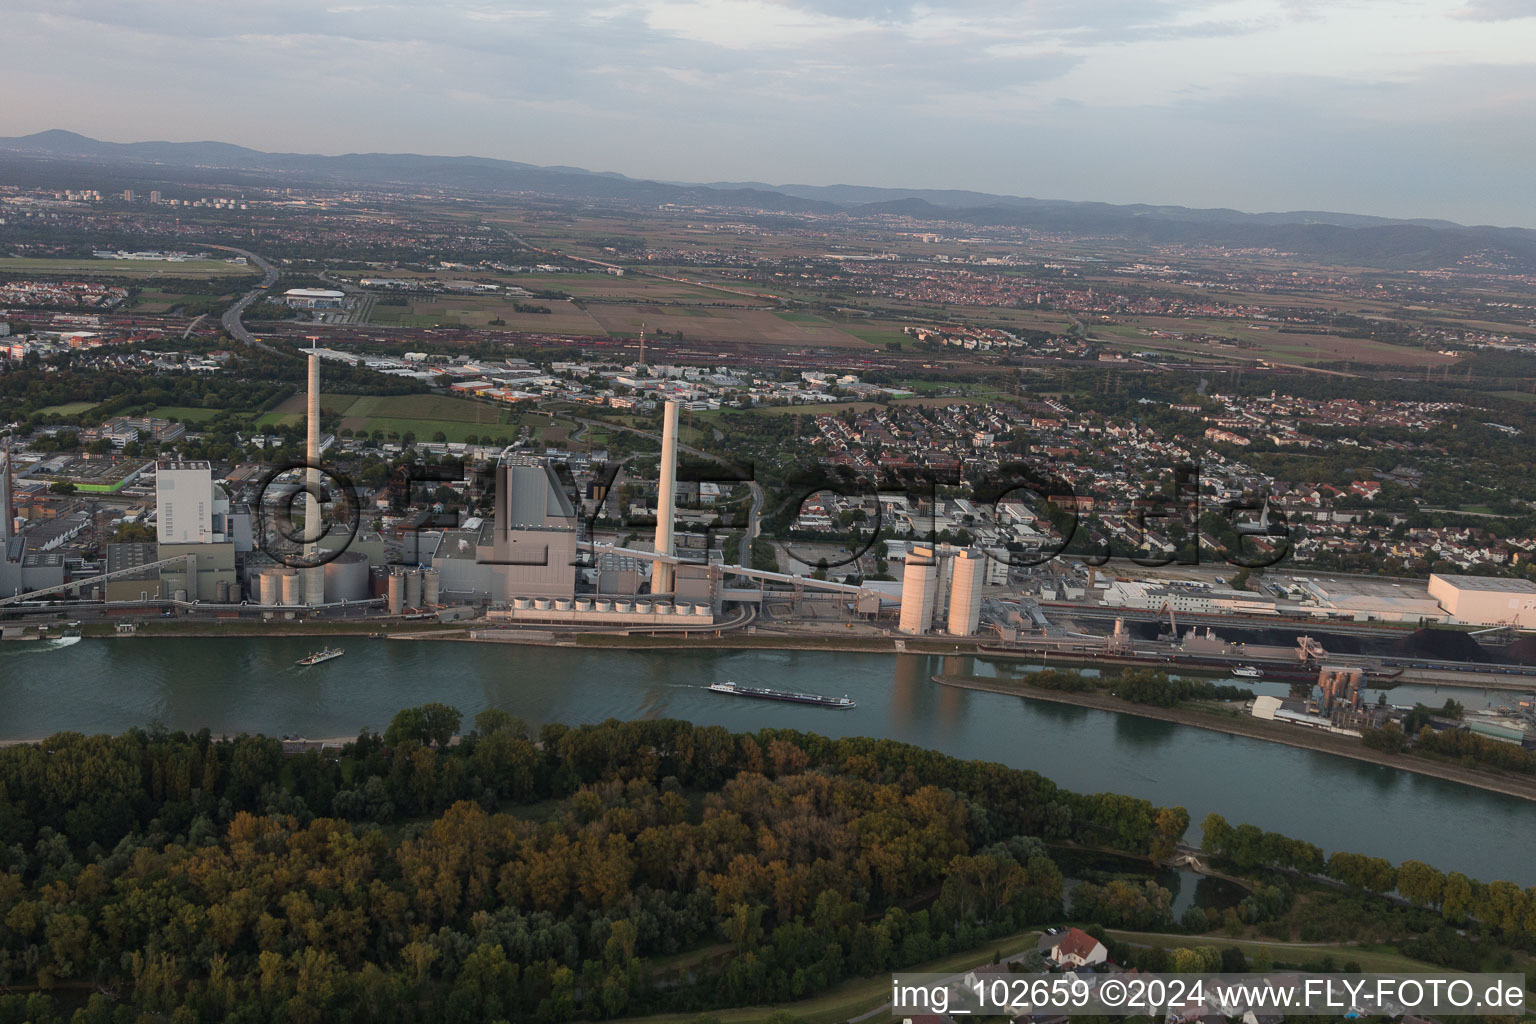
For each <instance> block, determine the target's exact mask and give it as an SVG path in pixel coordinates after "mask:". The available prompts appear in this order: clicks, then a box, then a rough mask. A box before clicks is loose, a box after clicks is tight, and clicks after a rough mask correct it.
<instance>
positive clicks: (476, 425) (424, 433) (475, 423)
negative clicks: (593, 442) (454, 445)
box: [256, 394, 569, 441]
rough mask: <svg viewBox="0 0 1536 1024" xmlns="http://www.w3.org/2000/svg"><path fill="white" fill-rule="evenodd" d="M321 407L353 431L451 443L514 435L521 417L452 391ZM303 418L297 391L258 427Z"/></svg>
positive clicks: (337, 397)
mask: <svg viewBox="0 0 1536 1024" xmlns="http://www.w3.org/2000/svg"><path fill="white" fill-rule="evenodd" d="M320 405H321V407H322V408H323V409H325V410H326V411H327V412H329V413H334V414H336V415H339V416H340V417H341V429H344V430H350V431H352V432H353V433H354V434H372V433H373V432H374V431H376V430H382V431H383V432H384V433H385V434H386V435H388V434H391V433H393V434H399V435H402V436H403V435H404V434H406V433H411V434H414V435H416V438H417V440H420V441H430V440H432V438H433V437H435V436H436V435H437V434H438V433H439V432H441V433H442V434H443V435H444V436H445V437H447V438H448V440H450V441H463V440H465V439H466V438H467V437H469V435H471V434H473V435H475V436H476V437H484V436H486V435H487V434H489V435H491V436H501V435H502V434H506V435H507V436H508V437H511V436H512V433H513V432H514V431H515V429H516V422H517V416H518V415H519V414H518V413H517V411H516V410H514V409H513V408H512V407H510V406H506V405H493V404H491V403H490V402H482V401H476V400H475V399H473V398H457V397H454V396H452V395H421V394H417V395H348V394H331V395H324V396H322V398H321V399H320ZM303 421H304V396H303V395H294V396H292V397H290V398H288V399H286V400H284V401H283V402H282V403H281V404H279V405H278V406H277V407H276V408H275V409H273V410H272V411H271V412H269V413H266V414H265V415H263V416H262V417H261V418H260V419H258V420H257V421H256V425H257V426H259V427H273V426H283V425H287V426H298V425H300V424H302V423H303ZM545 422H546V423H547V422H548V421H545ZM567 426H569V425H568V424H567Z"/></svg>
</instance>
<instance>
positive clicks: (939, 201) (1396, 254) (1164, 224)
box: [0, 129, 1536, 273]
mask: <svg viewBox="0 0 1536 1024" xmlns="http://www.w3.org/2000/svg"><path fill="white" fill-rule="evenodd" d="M0 157H5V158H8V159H7V163H8V164H12V165H14V164H15V163H16V161H33V162H35V161H49V162H64V163H74V164H82V163H84V164H93V165H97V166H102V167H107V166H112V167H123V168H125V169H128V168H132V169H137V171H138V172H139V173H141V174H143V175H145V176H154V175H163V176H164V178H165V179H166V180H168V181H191V180H198V181H202V182H205V183H210V184H212V183H221V182H228V183H241V184H248V183H253V182H257V181H278V182H281V181H286V182H288V183H290V184H296V183H314V184H332V185H341V184H352V185H360V186H369V187H409V188H423V187H426V188H431V187H437V188H444V189H457V190H469V191H479V192H486V193H503V194H510V193H535V194H539V195H544V196H549V197H552V198H557V199H567V200H577V201H596V202H602V203H613V204H617V205H650V206H655V205H662V204H667V203H673V204H677V205H683V206H717V207H728V208H737V209H741V210H743V211H752V212H768V213H829V212H835V211H846V212H849V213H851V214H854V215H859V216H870V217H875V216H900V217H910V218H913V219H915V220H923V221H932V222H948V223H955V224H964V225H970V226H975V227H1019V228H1030V229H1035V230H1040V231H1050V232H1059V233H1063V234H1074V235H1080V236H1105V237H1123V238H1128V239H1133V240H1139V241H1145V242H1152V243H1157V244H1185V245H1219V246H1227V247H1238V248H1256V249H1276V250H1280V251H1284V252H1291V253H1296V254H1297V255H1299V256H1302V257H1306V258H1309V259H1314V260H1319V261H1324V262H1335V263H1344V264H1358V265H1362V266H1369V267H1382V268H1390V269H1433V268H1440V267H1448V266H1455V265H1457V264H1458V263H1461V262H1463V261H1465V260H1467V259H1469V258H1475V259H1477V260H1479V261H1480V262H1482V263H1483V264H1485V265H1494V266H1499V267H1503V268H1506V269H1509V270H1514V271H1520V272H1527V273H1529V272H1536V231H1531V230H1528V229H1524V228H1494V227H1466V226H1463V225H1460V224H1455V223H1452V222H1450V221H1444V220H1393V219H1391V218H1387V217H1369V216H1362V215H1358V214H1348V213H1328V212H1321V211H1315V210H1298V211H1292V212H1285V213H1257V214H1254V213H1244V212H1242V211H1240V210H1229V209H1220V208H1217V209H1190V208H1188V207H1183V206H1152V205H1146V204H1130V205H1113V204H1109V203H1094V202H1070V201H1065V200H1049V199H1031V198H1026V197H1022V196H1006V195H992V194H989V193H985V192H971V191H966V190H959V189H902V188H877V187H872V186H865V185H769V184H767V183H764V182H712V183H709V184H696V183H689V182H663V181H649V180H645V179H639V178H630V177H627V176H625V175H623V174H619V173H617V172H613V171H601V172H594V171H589V170H585V169H583V168H580V167H540V166H538V165H535V164H527V163H519V162H517V161H513V160H495V159H489V158H485V157H473V156H422V155H419V154H414V153H348V154H345V155H343V156H320V155H316V154H305V153H264V152H262V151H260V150H255V149H248V148H246V147H244V146H235V145H230V144H228V143H223V142H131V143H118V142H102V141H100V140H97V139H92V138H88V137H87V136H84V135H79V134H76V133H74V132H69V131H63V130H58V129H55V130H52V131H45V132H38V133H37V134H35V135H27V136H22V137H20V138H0Z"/></svg>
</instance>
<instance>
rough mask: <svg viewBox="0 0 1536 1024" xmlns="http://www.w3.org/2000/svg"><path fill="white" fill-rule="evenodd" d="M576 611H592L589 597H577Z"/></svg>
mask: <svg viewBox="0 0 1536 1024" xmlns="http://www.w3.org/2000/svg"><path fill="white" fill-rule="evenodd" d="M576 610H577V611H579V612H589V611H591V610H592V599H591V598H590V597H578V598H577V599H576Z"/></svg>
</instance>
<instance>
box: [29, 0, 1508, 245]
mask: <svg viewBox="0 0 1536 1024" xmlns="http://www.w3.org/2000/svg"><path fill="white" fill-rule="evenodd" d="M1532 13H1533V3H1532V0H1326V2H1324V0H1029V2H1026V3H1019V2H1018V0H946V2H943V3H938V2H934V0H595V2H590V3H582V4H570V3H560V2H556V0H512V3H511V4H503V3H498V2H495V0H440V2H427V0H389V2H385V3H382V4H378V5H374V4H368V5H364V4H360V3H356V2H353V0H334V2H332V3H331V4H329V5H328V6H319V7H317V6H315V5H313V4H312V3H310V2H308V0H268V2H266V3H263V4H260V5H254V6H246V7H242V8H240V9H239V10H238V11H233V10H231V9H229V8H228V7H226V6H224V5H218V4H208V3H206V2H193V0H9V2H8V3H7V15H6V29H7V36H8V40H7V41H8V43H9V44H10V45H9V46H8V48H7V52H8V54H9V55H10V57H9V60H10V63H9V64H8V67H7V74H8V75H9V76H11V77H10V78H9V79H8V82H9V83H10V84H11V86H10V88H9V89H8V93H9V94H11V95H23V96H28V97H31V98H32V102H29V103H27V104H8V105H6V106H5V108H4V109H0V132H3V133H11V134H18V133H21V132H25V131H34V130H38V129H41V128H49V127H68V128H74V129H76V130H80V131H85V132H87V133H88V134H96V135H100V136H104V137H108V138H116V139H121V140H132V139H138V138H146V137H159V138H173V139H174V138H182V139H186V138H217V139H226V140H228V141H232V142H237V143H242V144H246V145H255V146H258V147H260V148H266V149H274V150H296V149H307V150H316V151H322V152H337V151H341V150H391V151H412V150H414V151H420V152H452V153H475V154H483V155H489V156H503V157H509V158H511V159H518V160H527V161H530V162H541V163H561V164H571V163H579V164H584V165H586V166H591V167H594V168H598V169H608V168H611V169H616V170H621V171H624V172H626V173H634V174H638V175H647V176H652V177H661V178H666V179H669V180H690V179H691V180H698V179H706V180H707V179H727V178H734V179H757V180H780V181H788V180H811V181H815V180H824V181H831V180H837V181H858V182H870V183H877V184H912V185H926V186H935V187H983V188H989V189H993V190H998V189H1003V190H1007V191H1029V192H1033V193H1034V194H1041V195H1055V196H1062V197H1066V198H1118V199H1122V200H1145V201H1148V202H1162V201H1179V202H1186V201H1190V200H1192V199H1193V200H1195V201H1197V204H1199V203H1198V200H1199V199H1200V188H1206V189H1211V188H1216V187H1217V186H1218V185H1220V191H1221V194H1220V195H1219V196H1217V195H1215V194H1212V195H1211V196H1210V198H1211V199H1212V200H1213V201H1215V200H1219V203H1218V204H1219V205H1233V206H1240V207H1244V208H1269V207H1273V206H1276V205H1281V202H1280V200H1281V199H1282V198H1285V200H1286V202H1288V203H1290V202H1293V201H1294V202H1293V204H1294V205H1302V206H1310V207H1314V208H1316V207H1326V206H1329V205H1339V203H1341V202H1343V201H1344V200H1346V199H1347V200H1349V201H1350V202H1356V201H1359V197H1360V196H1361V195H1362V194H1365V195H1366V198H1367V199H1371V198H1372V195H1371V194H1370V193H1369V191H1368V192H1367V193H1362V192H1361V191H1360V190H1358V189H1356V188H1355V187H1354V186H1353V185H1351V183H1350V179H1349V178H1348V175H1347V174H1345V173H1344V172H1342V171H1339V172H1337V173H1326V174H1325V173H1321V171H1320V170H1318V169H1317V168H1314V167H1312V165H1311V164H1309V163H1307V161H1313V162H1316V163H1319V164H1328V163H1331V164H1335V165H1337V166H1338V167H1340V168H1346V169H1348V170H1349V171H1350V172H1352V173H1354V172H1358V173H1360V174H1362V175H1366V176H1367V177H1371V176H1372V175H1369V174H1367V171H1369V169H1370V168H1373V167H1376V168H1379V169H1380V170H1379V173H1376V174H1374V177H1375V178H1376V179H1378V180H1379V181H1387V182H1388V184H1387V185H1385V186H1382V185H1377V186H1373V187H1374V188H1375V190H1376V191H1375V193H1374V195H1375V196H1376V197H1379V201H1381V202H1389V201H1397V200H1394V199H1393V198H1392V197H1393V196H1394V195H1395V196H1396V197H1397V198H1398V199H1399V200H1401V201H1402V202H1405V203H1407V202H1410V201H1411V202H1415V203H1423V204H1425V206H1424V208H1423V209H1422V210H1421V211H1420V212H1423V213H1426V214H1444V215H1451V216H1461V215H1462V213H1461V211H1464V210H1468V209H1471V208H1473V207H1476V209H1477V210H1478V211H1479V216H1482V217H1483V219H1497V218H1496V217H1495V216H1494V215H1495V214H1496V212H1497V208H1499V207H1500V206H1502V207H1503V208H1506V209H1508V210H1511V211H1515V210H1525V211H1527V212H1526V213H1522V214H1519V215H1516V214H1514V213H1511V214H1510V215H1509V216H1507V217H1505V218H1504V219H1505V220H1515V219H1525V220H1532V219H1536V210H1532V209H1531V207H1532V206H1533V205H1536V198H1532V197H1530V196H1529V195H1528V194H1527V193H1528V192H1529V190H1528V189H1518V188H1510V189H1508V190H1505V191H1503V192H1502V193H1491V192H1488V191H1487V190H1486V189H1485V190H1484V191H1483V192H1481V193H1479V194H1477V195H1469V194H1468V193H1467V192H1466V189H1465V187H1460V188H1457V187H1452V186H1450V185H1449V184H1447V185H1445V186H1443V187H1441V189H1440V196H1441V198H1440V199H1439V200H1436V199H1435V195H1434V189H1435V185H1434V180H1433V179H1434V174H1435V173H1436V172H1437V171H1438V173H1439V174H1440V176H1441V178H1442V179H1443V180H1444V181H1446V182H1452V181H1462V182H1465V180H1466V172H1465V170H1464V168H1463V165H1465V164H1467V163H1468V162H1474V163H1477V164H1479V165H1480V166H1481V168H1482V171H1483V172H1485V173H1484V174H1483V176H1482V179H1481V180H1484V181H1493V180H1499V181H1503V180H1505V175H1506V173H1508V174H1513V173H1515V172H1516V171H1517V170H1518V169H1519V166H1518V165H1519V162H1520V161H1522V160H1523V161H1524V165H1525V166H1529V163H1530V159H1529V158H1530V156H1531V154H1530V152H1529V150H1530V146H1529V145H1528V144H1524V143H1522V142H1521V141H1520V140H1522V139H1525V138H1527V137H1529V136H1530V133H1529V132H1525V131H1524V130H1523V128H1522V127H1520V126H1522V125H1524V124H1529V123H1533V122H1536V98H1533V95H1532V93H1533V84H1532V83H1533V77H1532V75H1531V74H1530V72H1531V70H1532V67H1531V65H1532V63H1533V57H1532V52H1531V47H1530V46H1529V40H1528V38H1527V37H1528V33H1521V32H1518V31H1510V28H1511V23H1512V22H1513V21H1514V20H1515V19H1519V18H1525V17H1529V16H1530V15H1531V14H1532ZM1469 125H1479V126H1483V127H1484V128H1486V130H1487V132H1488V135H1489V138H1490V139H1491V141H1485V142H1484V143H1482V144H1477V143H1475V142H1472V143H1470V144H1469V138H1468V132H1469V128H1468V126H1469ZM1152 126H1155V130H1153V127H1152ZM1396 133H1403V137H1404V138H1405V139H1411V142H1412V144H1411V145H1408V144H1407V143H1404V144H1403V145H1401V146H1399V145H1397V144H1396V143H1393V144H1391V145H1387V144H1385V143H1384V142H1383V139H1384V138H1388V137H1391V138H1395V137H1397V136H1396ZM1368 136H1369V137H1371V138H1373V139H1374V141H1373V143H1372V144H1371V145H1370V146H1367V145H1366V144H1365V143H1364V142H1363V141H1362V140H1363V139H1365V138H1366V137H1368ZM1239 138H1241V139H1242V143H1241V144H1242V145H1244V146H1248V147H1253V148H1254V149H1256V150H1257V151H1258V152H1261V153H1265V154H1267V156H1268V159H1267V160H1263V159H1257V160H1253V161H1248V160H1247V159H1246V157H1245V158H1244V159H1243V160H1242V161H1238V162H1240V163H1242V164H1243V165H1244V170H1243V172H1242V174H1241V177H1240V179H1239V178H1238V177H1237V176H1236V172H1233V173H1232V174H1231V175H1228V177H1231V178H1232V180H1231V181H1229V182H1228V183H1227V184H1225V185H1221V184H1220V182H1221V180H1223V177H1222V174H1221V173H1220V171H1221V168H1222V166H1224V165H1226V164H1231V163H1232V162H1233V161H1234V157H1233V155H1232V153H1233V149H1232V147H1233V146H1234V145H1235V144H1236V143H1235V140H1236V139H1239ZM1318 140H1327V142H1328V146H1329V147H1331V148H1330V149H1327V150H1325V149H1320V148H1318V146H1319V143H1318ZM1388 151H1391V152H1394V153H1403V152H1410V151H1411V152H1412V153H1413V154H1414V157H1413V160H1414V167H1415V168H1416V169H1419V170H1422V171H1423V173H1422V174H1419V173H1417V170H1416V173H1415V175H1413V176H1409V175H1405V174H1403V173H1401V168H1399V167H1396V166H1389V164H1388V161H1387V159H1386V157H1385V156H1384V155H1383V154H1385V153H1386V152H1388ZM1043 152H1044V153H1050V154H1052V161H1053V162H1052V163H1051V164H1050V165H1047V164H1045V163H1043V162H1042V158H1041V154H1042V153H1043ZM1057 154H1074V156H1079V157H1081V158H1082V159H1084V160H1090V161H1093V166H1092V167H1083V166H1076V167H1065V168H1063V167H1057V166H1055V158H1056V155H1057ZM1277 154H1283V155H1285V156H1286V159H1285V160H1281V159H1278V158H1277ZM1291 154H1304V155H1305V157H1304V159H1303V158H1302V157H1301V156H1298V158H1297V159H1299V160H1301V161H1302V162H1301V164H1300V165H1299V168H1298V166H1292V165H1291V164H1290V163H1288V160H1289V158H1290V155H1291ZM1143 155H1149V158H1148V159H1146V160H1144V161H1143V162H1140V163H1138V161H1137V158H1139V157H1142V156H1143ZM1213 161H1214V163H1213ZM1250 164H1251V166H1250ZM1213 168H1214V171H1213ZM1410 177H1411V179H1412V180H1410ZM1192 181H1199V182H1202V183H1207V184H1202V185H1201V186H1200V187H1199V188H1195V187H1193V186H1191V185H1190V184H1189V183H1190V182H1192ZM1302 181H1305V182H1309V183H1310V184H1309V185H1308V187H1310V188H1315V189H1317V190H1318V191H1317V193H1316V194H1315V195H1313V196H1312V197H1311V198H1310V199H1304V198H1303V197H1301V196H1298V195H1297V191H1296V187H1295V186H1296V183H1297V182H1302ZM1090 189H1091V190H1094V191H1097V192H1098V193H1099V194H1094V191H1085V190H1090ZM1394 189H1395V190H1396V191H1395V192H1394V191H1393V190H1394ZM1330 196H1334V197H1337V201H1335V200H1334V199H1330ZM1266 197H1269V198H1266ZM1437 202H1439V203H1441V204H1443V205H1439V206H1437V205H1436V203H1437ZM1211 204H1212V203H1206V204H1205V205H1211ZM1485 214H1486V216H1484V215H1485Z"/></svg>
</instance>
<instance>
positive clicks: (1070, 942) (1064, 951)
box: [1051, 928, 1109, 967]
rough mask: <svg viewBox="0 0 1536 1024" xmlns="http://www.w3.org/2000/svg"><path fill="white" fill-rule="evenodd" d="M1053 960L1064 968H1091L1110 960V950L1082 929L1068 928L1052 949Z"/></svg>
mask: <svg viewBox="0 0 1536 1024" xmlns="http://www.w3.org/2000/svg"><path fill="white" fill-rule="evenodd" d="M1051 959H1052V960H1054V961H1055V962H1056V963H1058V964H1061V965H1062V966H1063V967H1089V966H1092V965H1093V964H1101V963H1103V962H1104V961H1106V960H1108V959H1109V950H1107V949H1105V948H1104V943H1102V942H1100V941H1099V940H1098V939H1096V938H1094V937H1093V936H1092V935H1089V934H1088V933H1087V932H1085V931H1083V930H1082V929H1081V928H1068V929H1067V930H1066V931H1065V932H1062V933H1061V935H1060V936H1059V937H1058V938H1057V940H1056V944H1055V945H1054V946H1052V947H1051Z"/></svg>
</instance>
